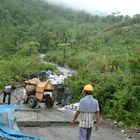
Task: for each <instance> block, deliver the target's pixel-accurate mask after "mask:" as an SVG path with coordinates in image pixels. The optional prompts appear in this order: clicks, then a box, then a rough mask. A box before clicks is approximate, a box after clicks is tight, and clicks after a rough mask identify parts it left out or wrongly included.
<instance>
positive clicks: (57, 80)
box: [47, 74, 65, 85]
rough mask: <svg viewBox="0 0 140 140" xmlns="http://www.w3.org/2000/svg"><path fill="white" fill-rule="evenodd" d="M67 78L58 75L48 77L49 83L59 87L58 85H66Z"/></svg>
mask: <svg viewBox="0 0 140 140" xmlns="http://www.w3.org/2000/svg"><path fill="white" fill-rule="evenodd" d="M64 80H65V77H64V75H59V76H58V75H56V74H50V75H49V76H48V79H47V82H48V83H50V84H52V85H58V84H64Z"/></svg>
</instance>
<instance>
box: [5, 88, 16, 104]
mask: <svg viewBox="0 0 140 140" xmlns="http://www.w3.org/2000/svg"><path fill="white" fill-rule="evenodd" d="M14 89H15V87H14V86H10V85H9V86H5V87H4V89H3V103H5V100H6V97H7V96H8V105H9V104H10V103H11V93H12V91H13V90H14Z"/></svg>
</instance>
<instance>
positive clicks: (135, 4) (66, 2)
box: [45, 0, 140, 16]
mask: <svg viewBox="0 0 140 140" xmlns="http://www.w3.org/2000/svg"><path fill="white" fill-rule="evenodd" d="M45 1H47V2H49V3H51V4H55V5H61V6H65V7H68V8H72V9H74V10H84V11H86V12H89V13H91V14H94V15H95V14H97V15H108V14H112V13H116V14H121V15H129V16H133V15H135V14H140V9H139V4H140V2H139V0H123V1H121V0H105V1H102V0H45Z"/></svg>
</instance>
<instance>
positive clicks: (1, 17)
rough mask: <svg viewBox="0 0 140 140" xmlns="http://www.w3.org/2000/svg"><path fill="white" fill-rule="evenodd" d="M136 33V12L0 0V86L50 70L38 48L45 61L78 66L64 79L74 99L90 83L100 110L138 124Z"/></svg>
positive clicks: (139, 30)
mask: <svg viewBox="0 0 140 140" xmlns="http://www.w3.org/2000/svg"><path fill="white" fill-rule="evenodd" d="M139 36H140V15H139V14H137V15H135V16H133V17H129V16H122V15H116V14H112V15H108V16H98V15H90V14H88V13H85V12H84V11H80V12H78V11H73V10H71V9H65V8H63V7H57V6H52V5H49V4H48V3H46V2H44V1H43V0H1V1H0V74H1V77H0V87H1V88H2V87H3V86H4V85H6V84H10V83H15V82H21V83H22V82H23V77H26V76H28V77H31V75H32V74H36V73H38V72H39V71H41V70H48V69H51V70H54V67H53V66H50V65H45V64H42V63H41V62H40V58H39V54H40V53H46V54H47V55H46V58H45V60H46V61H49V62H55V63H57V64H59V65H62V66H64V65H68V66H69V67H71V68H73V69H74V70H76V71H77V74H75V75H74V76H72V77H70V78H69V79H68V80H67V81H66V84H69V85H70V86H71V88H72V89H73V96H74V102H78V101H79V100H80V98H81V97H82V94H81V92H82V88H83V86H84V85H85V84H87V83H90V84H92V85H94V88H95V92H94V96H95V98H97V99H98V100H99V103H100V107H101V113H102V115H103V116H106V117H107V118H111V119H114V120H117V121H121V120H123V121H124V122H125V123H126V124H127V125H129V126H139V125H140V113H139V110H140V39H139ZM132 120H133V121H132Z"/></svg>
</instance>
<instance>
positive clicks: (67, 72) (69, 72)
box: [40, 53, 76, 78]
mask: <svg viewBox="0 0 140 140" xmlns="http://www.w3.org/2000/svg"><path fill="white" fill-rule="evenodd" d="M45 56H46V54H42V53H41V54H40V59H41V63H45V64H47V63H48V64H52V65H56V64H54V63H50V62H46V61H44V58H45ZM56 67H57V70H58V71H59V72H61V73H63V75H64V77H66V78H67V77H68V76H72V75H73V74H74V73H76V71H74V70H72V69H70V68H69V67H68V66H65V67H61V66H58V65H56Z"/></svg>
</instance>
